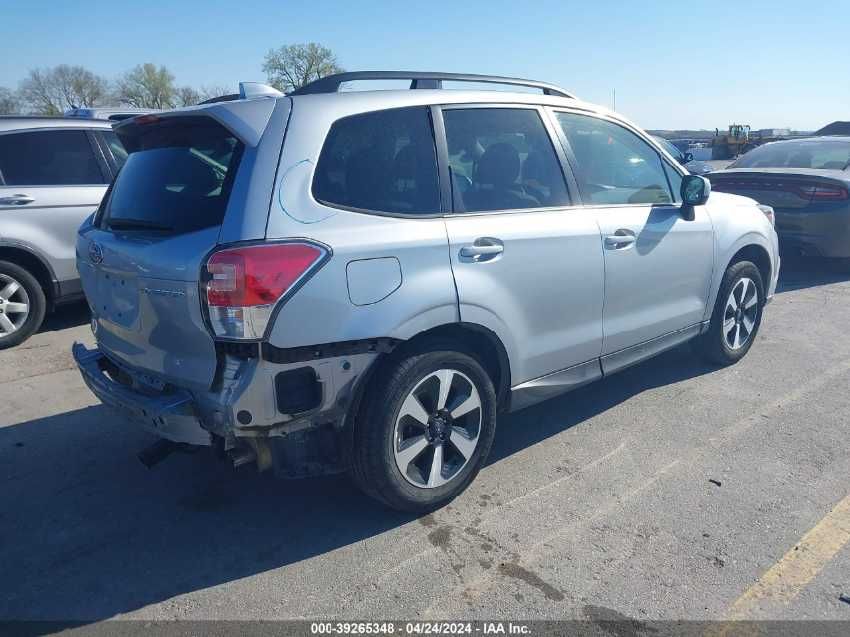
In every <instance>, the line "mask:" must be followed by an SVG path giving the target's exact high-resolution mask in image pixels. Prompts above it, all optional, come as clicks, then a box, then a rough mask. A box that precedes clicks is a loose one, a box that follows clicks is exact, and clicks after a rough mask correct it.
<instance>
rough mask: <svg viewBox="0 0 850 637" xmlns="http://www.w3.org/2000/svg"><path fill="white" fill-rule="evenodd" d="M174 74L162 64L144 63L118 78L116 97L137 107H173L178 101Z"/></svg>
mask: <svg viewBox="0 0 850 637" xmlns="http://www.w3.org/2000/svg"><path fill="white" fill-rule="evenodd" d="M177 93H178V89H177V87H175V86H174V76H173V75H172V74H171V73H170V72H169V70H168V69H167V68H165V67H164V66H160V67H159V68H157V67H156V65H155V64H151V63H149V62H148V63H145V64H140V65H138V66H137V67H135V68H134V69H133V70H132V71H129V72H128V73H125V74H124V77H122V78H121V79H120V80H118V92H117V97H118V99H119V100H120V101H121V102H123V103H125V104H129V105H130V106H136V107H138V108H173V107H174V106H175V105H176V104H177V103H178V101H179V97H178V94H177Z"/></svg>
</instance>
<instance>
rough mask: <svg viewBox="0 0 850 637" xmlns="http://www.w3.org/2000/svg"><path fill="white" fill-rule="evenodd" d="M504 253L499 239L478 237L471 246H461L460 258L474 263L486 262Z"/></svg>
mask: <svg viewBox="0 0 850 637" xmlns="http://www.w3.org/2000/svg"><path fill="white" fill-rule="evenodd" d="M504 251H505V244H504V243H502V242H501V240H499V239H493V238H492V237H479V238H478V239H476V240H475V241H473V242H472V245H468V246H463V247H462V248H461V249H460V256H461V258H463V259H466V260H470V261H474V262H476V263H478V262H480V261H488V260H490V259H494V258H496V257H497V256H499V255H500V254H502V253H503V252H504Z"/></svg>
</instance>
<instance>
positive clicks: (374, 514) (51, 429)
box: [0, 347, 710, 622]
mask: <svg viewBox="0 0 850 637" xmlns="http://www.w3.org/2000/svg"><path fill="white" fill-rule="evenodd" d="M708 371H710V368H708V367H706V366H704V365H702V364H701V363H698V362H696V360H695V357H694V356H693V355H692V353H691V352H690V349H689V348H688V347H681V348H678V349H676V350H672V351H670V352H667V353H666V354H664V355H662V356H660V357H658V358H656V359H655V360H652V361H649V362H647V363H645V364H643V365H640V366H639V367H636V368H633V369H632V370H627V371H625V372H623V373H621V374H619V375H617V376H614V377H612V378H611V379H610V380H608V381H607V382H604V383H595V384H593V385H589V386H587V387H585V388H582V389H579V390H577V391H575V392H573V393H572V394H570V395H568V396H565V397H563V398H559V399H555V400H551V401H548V402H546V403H542V404H540V405H537V406H534V407H531V408H529V409H526V410H524V411H522V412H518V413H516V414H512V415H509V416H505V417H503V418H502V419H501V420H500V426H499V430H498V433H497V437H496V442H495V446H494V449H493V452H492V454H491V457H490V459H489V463H491V464H492V463H498V462H499V461H500V460H502V459H503V458H505V457H507V456H510V455H511V454H514V453H517V452H519V451H521V450H522V449H524V448H526V447H527V446H529V445H532V444H534V443H536V442H539V441H541V440H544V439H546V438H549V437H550V436H554V435H556V434H558V433H560V432H562V431H565V430H567V429H569V428H571V427H573V426H575V425H577V424H579V423H581V422H583V421H585V420H586V419H588V418H591V417H593V416H594V415H596V414H599V413H601V412H603V411H605V410H607V409H609V408H610V407H612V406H614V405H616V404H618V403H620V402H622V401H624V400H627V399H628V398H629V397H631V396H633V395H635V394H636V393H639V392H641V391H643V390H645V389H647V388H649V387H653V386H658V385H665V384H668V383H672V382H676V381H678V380H682V379H685V378H690V377H693V376H696V375H700V374H704V373H706V372H708ZM116 433H117V435H116ZM151 441H152V438H150V437H149V436H148V435H147V434H144V433H142V432H139V431H135V430H131V429H128V428H127V427H126V425H125V424H124V423H121V422H117V419H116V417H115V416H114V415H113V414H112V412H111V411H109V410H108V409H107V408H106V407H103V406H100V405H98V406H93V407H86V408H83V409H79V410H76V411H71V412H67V413H63V414H58V415H55V416H50V417H46V418H40V419H36V420H32V421H29V422H25V423H22V424H19V425H13V426H8V427H5V428H0V466H2V467H4V469H5V475H6V480H5V481H4V487H3V489H2V490H0V563H2V564H3V565H4V567H3V571H4V573H3V580H4V582H5V583H6V584H7V586H5V587H4V588H5V589H6V590H5V591H4V594H3V595H2V596H0V619H5V620H13V619H35V620H44V619H60V620H67V621H72V620H73V621H83V622H90V621H98V620H101V619H105V618H108V617H113V616H115V615H117V614H121V613H127V612H131V611H133V610H137V609H139V608H143V607H145V606H147V605H150V604H155V603H157V602H162V601H165V600H169V599H171V598H173V597H175V596H178V595H183V594H186V593H191V592H193V591H199V590H202V589H205V588H209V587H212V586H216V585H220V584H224V583H227V582H232V581H235V580H238V579H241V578H245V577H250V576H252V575H256V574H259V573H264V572H267V571H270V570H274V569H278V568H281V567H284V566H287V565H290V564H294V563H297V562H299V561H302V560H306V559H309V558H311V557H314V556H317V555H322V554H324V553H327V552H329V551H333V550H334V549H338V548H341V547H345V546H348V545H350V544H353V543H356V542H359V541H362V540H364V539H367V538H371V537H374V536H377V535H380V534H382V533H384V532H387V531H389V530H391V529H395V528H397V527H399V526H402V525H404V524H407V523H409V522H411V521H413V520H415V519H416V518H415V516H412V515H406V514H402V513H397V512H394V511H390V510H388V509H386V508H384V507H382V506H381V505H379V504H377V503H375V502H374V501H372V500H371V499H369V498H367V497H365V496H363V495H362V494H360V492H358V491H357V490H356V489H355V488H354V487H353V486H352V485H351V481H350V480H348V479H345V478H343V477H328V478H320V479H312V480H303V481H276V480H274V479H272V478H271V477H270V476H265V475H257V474H256V473H254V472H253V471H252V470H240V471H237V472H233V471H232V469H230V468H229V467H228V466H227V465H226V463H224V462H222V461H219V460H216V459H215V458H214V457H213V454H212V453H208V452H207V451H206V450H204V451H201V452H198V453H194V454H187V455H179V454H178V455H177V456H175V457H173V458H170V459H168V460H166V461H165V462H163V463H162V464H161V465H159V466H157V467H156V468H154V469H153V470H146V469H145V468H144V467H143V466H142V465H141V463H139V462H138V461H137V460H136V458H135V457H134V453H135V452H137V451H139V450H141V449H142V448H143V447H144V446H146V445H147V444H149V443H150V442H151ZM11 583H14V584H11Z"/></svg>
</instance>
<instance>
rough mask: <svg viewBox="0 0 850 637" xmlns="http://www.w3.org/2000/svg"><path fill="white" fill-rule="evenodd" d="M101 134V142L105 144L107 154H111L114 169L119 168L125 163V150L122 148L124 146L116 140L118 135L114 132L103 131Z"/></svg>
mask: <svg viewBox="0 0 850 637" xmlns="http://www.w3.org/2000/svg"><path fill="white" fill-rule="evenodd" d="M101 134H102V135H103V141H104V142H106V145H107V147H108V148H109V152H110V153H112V157H113V159H114V160H115V167H116V168H121V167H122V166H123V165H124V162H126V161H127V149H125V148H124V144H122V143H121V140H120V139H118V135H116V134H115V132H114V131H111V130H105V131H102V132H101Z"/></svg>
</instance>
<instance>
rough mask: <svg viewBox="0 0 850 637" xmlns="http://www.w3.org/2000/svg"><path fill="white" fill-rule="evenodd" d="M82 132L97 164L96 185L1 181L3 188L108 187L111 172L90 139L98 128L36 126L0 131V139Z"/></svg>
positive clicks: (94, 143)
mask: <svg viewBox="0 0 850 637" xmlns="http://www.w3.org/2000/svg"><path fill="white" fill-rule="evenodd" d="M65 130H72V131H82V132H83V134H84V135H85V136H86V140H87V142H88V144H89V147H90V148H91V151H92V155H93V156H94V160H95V162H96V163H97V167H98V170H99V171H100V174H101V178H102V179H103V181H102V182H100V183H96V184H91V183H89V184H11V185H10V184H8V183H6V180H5V179H3V181H2V185H3V187H4V188H26V189H31V188H104V187H106V186H109V184H110V182H111V181H112V174H111V171H110V170H109V169H108V166H106V165H105V163H104V161H105V160H104V159H103V158H102V157H101V156H100V152H99V148H98V147H97V145H96V142H95V141H94V139H93V138H92V132H94V131H96V130H100V129H98V128H91V127H87V126H36V127H29V128H16V129H14V130H7V131H0V137H6V136H9V135H20V134H22V133H41V132H45V133H49V132H55V131H65Z"/></svg>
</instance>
